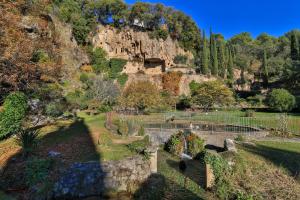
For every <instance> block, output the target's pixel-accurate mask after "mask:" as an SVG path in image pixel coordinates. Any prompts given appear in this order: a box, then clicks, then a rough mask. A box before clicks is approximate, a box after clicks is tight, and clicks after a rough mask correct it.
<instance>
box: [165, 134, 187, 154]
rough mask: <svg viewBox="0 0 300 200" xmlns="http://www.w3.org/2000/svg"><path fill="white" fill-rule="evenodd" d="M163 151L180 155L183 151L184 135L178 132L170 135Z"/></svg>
mask: <svg viewBox="0 0 300 200" xmlns="http://www.w3.org/2000/svg"><path fill="white" fill-rule="evenodd" d="M165 150H166V151H168V152H169V153H171V154H174V155H181V154H182V153H183V150H184V133H183V132H182V131H180V132H178V133H176V134H174V135H172V136H171V137H170V139H169V140H168V141H167V142H166V144H165Z"/></svg>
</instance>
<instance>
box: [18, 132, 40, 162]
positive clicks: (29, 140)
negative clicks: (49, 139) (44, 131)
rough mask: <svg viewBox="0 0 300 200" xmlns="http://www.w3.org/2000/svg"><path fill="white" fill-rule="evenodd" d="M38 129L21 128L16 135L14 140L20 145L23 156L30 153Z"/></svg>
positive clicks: (36, 140) (35, 141) (35, 144)
mask: <svg viewBox="0 0 300 200" xmlns="http://www.w3.org/2000/svg"><path fill="white" fill-rule="evenodd" d="M38 135H39V129H21V130H20V132H19V133H18V134H17V135H16V136H17V137H16V142H17V144H18V145H19V146H21V147H22V150H23V156H27V155H28V154H30V153H31V152H32V151H33V150H34V148H36V146H37V143H38Z"/></svg>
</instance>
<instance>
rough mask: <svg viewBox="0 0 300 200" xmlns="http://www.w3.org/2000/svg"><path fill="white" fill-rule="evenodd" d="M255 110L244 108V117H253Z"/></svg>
mask: <svg viewBox="0 0 300 200" xmlns="http://www.w3.org/2000/svg"><path fill="white" fill-rule="evenodd" d="M254 116H255V111H254V110H246V112H245V117H254Z"/></svg>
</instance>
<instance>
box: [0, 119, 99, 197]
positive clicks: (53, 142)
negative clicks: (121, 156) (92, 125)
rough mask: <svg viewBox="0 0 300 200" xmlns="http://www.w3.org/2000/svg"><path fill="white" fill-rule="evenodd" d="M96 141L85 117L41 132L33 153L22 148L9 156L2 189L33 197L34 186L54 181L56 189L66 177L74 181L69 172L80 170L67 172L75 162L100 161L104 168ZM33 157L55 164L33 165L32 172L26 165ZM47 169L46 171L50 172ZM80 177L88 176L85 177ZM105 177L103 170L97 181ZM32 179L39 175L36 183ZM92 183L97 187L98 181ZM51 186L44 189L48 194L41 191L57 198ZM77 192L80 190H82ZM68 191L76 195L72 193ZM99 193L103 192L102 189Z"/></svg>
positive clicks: (0, 186) (66, 179)
mask: <svg viewBox="0 0 300 200" xmlns="http://www.w3.org/2000/svg"><path fill="white" fill-rule="evenodd" d="M96 145H97V143H95V138H93V135H92V133H91V131H90V130H89V127H88V126H87V125H86V123H85V121H84V120H83V119H76V120H74V121H73V122H72V123H71V124H70V125H69V126H61V127H59V128H58V129H57V130H55V131H53V132H50V133H47V134H46V135H43V136H41V138H40V139H39V142H38V146H37V148H36V149H35V150H34V151H33V152H32V153H31V154H30V155H29V156H27V157H24V156H23V155H22V150H21V151H19V152H17V153H16V154H14V155H12V156H11V157H10V158H9V159H8V161H7V162H6V164H5V166H3V167H2V168H3V171H2V172H1V174H0V190H2V191H4V192H5V193H7V194H9V195H12V196H14V197H16V198H18V199H32V198H34V197H33V196H32V194H34V195H35V193H34V192H32V188H35V187H37V186H38V187H39V186H41V185H47V184H49V183H51V185H52V186H51V188H52V189H53V185H54V184H55V183H58V182H61V181H65V182H66V184H67V182H68V181H71V179H72V177H68V175H70V176H77V175H76V172H75V174H74V173H73V174H70V173H69V174H68V173H66V172H68V171H69V170H68V169H69V167H70V166H71V165H72V164H73V163H75V162H85V161H98V162H99V171H102V165H101V163H100V157H101V155H100V153H99V152H98V151H97V147H96ZM49 152H55V153H57V154H58V155H57V156H54V157H53V156H52V157H51V156H50V155H49ZM33 160H38V161H41V160H50V161H51V163H53V164H51V167H49V168H47V169H46V171H44V172H41V171H40V167H36V168H34V169H32V170H33V171H31V173H32V174H31V175H29V176H28V173H26V169H27V168H28V164H30V163H32V161H33ZM38 166H39V165H38ZM43 173H46V175H44V174H43ZM61 173H62V174H61ZM78 173H83V172H78ZM59 174H60V175H59ZM89 175H91V174H89ZM79 176H82V175H78V177H79ZM62 178H64V180H62ZM80 178H83V179H84V177H80ZM104 178H105V173H104V172H103V174H102V180H99V179H98V180H97V184H99V182H101V183H102V185H103V182H104V181H103V180H104ZM32 179H35V183H34V185H32V184H30V182H32V181H33V180H32ZM68 179H69V180H68ZM101 183H100V184H101ZM88 184H90V186H91V187H93V184H96V182H95V183H93V182H90V183H88ZM86 187H87V186H86ZM48 189H49V188H48ZM48 189H47V190H45V191H44V192H45V193H44V194H38V195H45V196H46V197H47V198H49V195H50V198H49V199H54V197H53V196H52V195H53V194H52V193H51V190H50V191H48ZM70 192H71V191H70ZM75 193H76V194H78V193H79V191H76V192H75ZM96 194H97V192H96ZM67 195H69V197H72V194H71V193H68V194H67ZM99 195H101V194H100V193H99ZM75 198H76V197H75Z"/></svg>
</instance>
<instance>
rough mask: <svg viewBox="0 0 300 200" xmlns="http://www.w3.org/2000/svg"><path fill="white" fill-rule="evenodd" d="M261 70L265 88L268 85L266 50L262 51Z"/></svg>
mask: <svg viewBox="0 0 300 200" xmlns="http://www.w3.org/2000/svg"><path fill="white" fill-rule="evenodd" d="M262 68H263V77H264V78H263V79H264V85H265V86H267V85H268V83H269V71H268V60H267V52H266V50H264V55H263V64H262Z"/></svg>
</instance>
